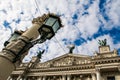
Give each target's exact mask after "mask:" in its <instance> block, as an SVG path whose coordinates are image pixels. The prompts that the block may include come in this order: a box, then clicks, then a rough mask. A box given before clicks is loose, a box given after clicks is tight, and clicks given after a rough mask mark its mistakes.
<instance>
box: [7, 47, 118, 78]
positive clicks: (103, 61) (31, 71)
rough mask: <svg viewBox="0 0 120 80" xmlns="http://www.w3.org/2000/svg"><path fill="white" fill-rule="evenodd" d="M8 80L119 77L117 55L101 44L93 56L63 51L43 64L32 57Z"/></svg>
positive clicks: (115, 51)
mask: <svg viewBox="0 0 120 80" xmlns="http://www.w3.org/2000/svg"><path fill="white" fill-rule="evenodd" d="M8 80H120V56H119V55H118V52H117V50H116V49H114V50H113V51H111V50H110V46H109V45H104V46H99V51H98V52H95V53H94V56H87V55H81V54H72V53H67V54H64V55H62V56H60V57H57V58H54V59H52V60H49V61H46V62H43V63H42V62H40V61H39V58H38V57H33V58H32V60H31V61H30V62H29V63H22V64H21V65H20V66H19V67H17V68H16V70H14V71H13V72H12V74H11V75H10V76H9V78H8Z"/></svg>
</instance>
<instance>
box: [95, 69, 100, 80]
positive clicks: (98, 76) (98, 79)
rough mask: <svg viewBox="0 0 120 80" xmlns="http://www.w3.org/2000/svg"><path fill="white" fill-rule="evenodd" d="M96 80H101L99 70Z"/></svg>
mask: <svg viewBox="0 0 120 80" xmlns="http://www.w3.org/2000/svg"><path fill="white" fill-rule="evenodd" d="M96 78H97V80H101V74H100V71H99V70H97V71H96Z"/></svg>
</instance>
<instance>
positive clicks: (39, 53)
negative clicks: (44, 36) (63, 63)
mask: <svg viewBox="0 0 120 80" xmlns="http://www.w3.org/2000/svg"><path fill="white" fill-rule="evenodd" d="M44 52H45V50H43V51H39V52H38V55H37V57H38V58H41V56H42V54H43V53H44Z"/></svg>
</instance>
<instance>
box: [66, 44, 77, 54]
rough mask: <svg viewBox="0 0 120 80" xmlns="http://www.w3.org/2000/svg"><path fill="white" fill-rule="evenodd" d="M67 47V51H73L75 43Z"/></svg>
mask: <svg viewBox="0 0 120 80" xmlns="http://www.w3.org/2000/svg"><path fill="white" fill-rule="evenodd" d="M67 48H69V53H73V50H74V49H75V45H73V44H71V45H69V46H68V47H67Z"/></svg>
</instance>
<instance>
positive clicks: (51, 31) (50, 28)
mask: <svg viewBox="0 0 120 80" xmlns="http://www.w3.org/2000/svg"><path fill="white" fill-rule="evenodd" d="M60 27H62V24H61V20H60V18H59V16H56V15H54V14H49V17H48V18H47V19H46V20H45V22H44V23H43V25H42V26H41V27H40V28H39V30H38V31H39V33H40V35H41V37H40V39H41V40H43V41H45V40H46V39H51V38H52V37H53V36H54V35H55V33H56V32H57V31H58V30H59V29H60Z"/></svg>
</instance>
